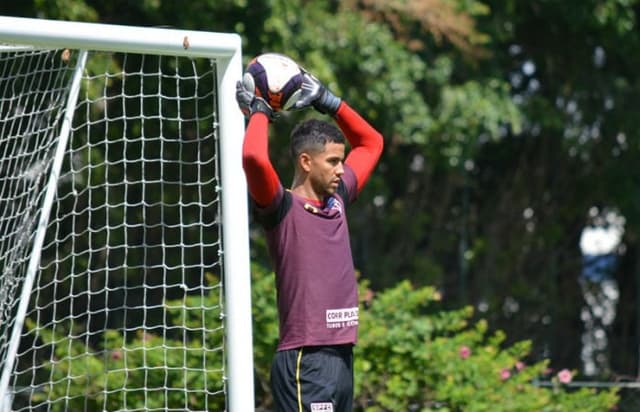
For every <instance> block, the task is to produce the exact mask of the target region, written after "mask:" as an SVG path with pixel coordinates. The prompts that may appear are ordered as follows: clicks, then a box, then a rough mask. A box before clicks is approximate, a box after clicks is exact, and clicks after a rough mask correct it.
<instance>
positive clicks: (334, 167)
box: [308, 142, 345, 196]
mask: <svg viewBox="0 0 640 412" xmlns="http://www.w3.org/2000/svg"><path fill="white" fill-rule="evenodd" d="M344 150H345V148H344V144H342V143H333V142H329V143H327V144H326V145H325V146H324V151H323V152H319V153H314V154H311V155H309V163H308V165H309V170H308V172H309V179H310V182H311V185H312V187H313V190H314V191H315V192H316V193H317V194H318V195H320V196H326V195H332V194H334V193H335V192H336V190H337V189H338V183H340V178H341V177H342V175H343V174H344V164H343V163H342V162H343V161H344Z"/></svg>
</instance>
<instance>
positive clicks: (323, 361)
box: [271, 345, 353, 412]
mask: <svg viewBox="0 0 640 412" xmlns="http://www.w3.org/2000/svg"><path fill="white" fill-rule="evenodd" d="M271 392H272V394H273V400H274V404H275V411H276V412H350V411H351V410H352V409H353V346H352V345H339V346H310V347H304V348H298V349H291V350H285V351H279V352H277V353H276V355H275V357H274V358H273V363H272V365H271Z"/></svg>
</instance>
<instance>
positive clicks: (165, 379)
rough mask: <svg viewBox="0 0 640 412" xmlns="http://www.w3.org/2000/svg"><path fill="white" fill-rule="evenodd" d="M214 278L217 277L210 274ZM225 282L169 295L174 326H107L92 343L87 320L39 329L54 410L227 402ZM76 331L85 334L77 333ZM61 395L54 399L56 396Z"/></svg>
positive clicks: (210, 406)
mask: <svg viewBox="0 0 640 412" xmlns="http://www.w3.org/2000/svg"><path fill="white" fill-rule="evenodd" d="M209 280H210V282H213V283H217V280H216V279H215V278H214V277H213V276H212V275H209ZM220 293H221V291H220V289H219V288H211V289H209V292H208V294H206V295H203V296H199V295H193V296H185V297H184V298H183V299H177V300H168V301H166V302H165V311H166V317H167V319H168V321H169V326H168V327H167V328H166V329H164V330H160V331H158V332H156V331H155V330H154V329H153V328H151V329H148V330H144V329H140V330H137V331H136V332H135V333H134V334H133V336H130V335H132V334H131V332H127V334H125V335H123V333H122V331H115V330H107V331H105V332H104V333H103V334H101V336H100V337H101V341H100V342H99V343H96V344H92V345H90V347H91V346H93V347H94V349H93V350H87V347H86V346H85V344H86V342H85V339H88V338H85V336H86V335H85V334H86V331H84V330H83V325H77V324H76V325H72V324H69V325H67V326H66V328H62V327H58V328H57V329H55V330H49V329H42V328H37V329H38V333H39V336H40V337H41V339H42V341H43V342H42V343H43V344H44V347H45V348H50V349H51V350H52V351H53V356H52V357H51V359H50V360H47V361H45V362H43V365H42V368H43V370H44V372H43V373H42V377H43V379H45V380H46V381H47V383H46V384H45V385H43V391H42V392H39V393H36V394H35V395H34V399H33V401H34V402H36V403H37V402H43V401H50V408H51V409H49V410H52V411H70V410H71V411H75V410H90V411H99V410H108V411H116V410H122V409H127V410H141V409H154V410H162V409H173V410H180V409H185V410H187V409H188V410H211V411H219V410H223V409H224V404H225V400H224V396H221V393H222V392H223V390H224V381H223V368H222V365H223V330H222V327H221V322H220V312H221V307H220V302H221V300H220ZM27 326H28V327H29V329H31V330H34V329H36V325H35V324H34V323H33V322H32V321H28V324H27ZM79 337H82V339H80V338H79ZM52 401H57V402H52Z"/></svg>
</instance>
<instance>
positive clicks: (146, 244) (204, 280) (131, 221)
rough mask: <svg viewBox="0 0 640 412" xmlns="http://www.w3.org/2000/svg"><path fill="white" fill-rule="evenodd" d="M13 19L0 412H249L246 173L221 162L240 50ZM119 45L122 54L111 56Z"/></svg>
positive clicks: (237, 126)
mask: <svg viewBox="0 0 640 412" xmlns="http://www.w3.org/2000/svg"><path fill="white" fill-rule="evenodd" d="M11 20H14V21H12V23H20V24H19V26H18V27H21V28H22V29H20V30H22V32H21V33H14V32H11V33H9V34H7V33H0V42H3V43H13V44H16V43H20V44H21V46H20V47H15V46H9V45H6V46H2V47H1V48H0V233H1V234H2V237H1V238H0V412H4V411H10V410H11V411H27V410H29V411H32V410H33V411H41V410H42V411H45V410H46V411H99V410H102V411H116V410H118V411H204V410H210V411H221V410H226V409H231V410H237V411H240V410H250V409H251V408H252V407H253V405H252V400H253V387H252V375H251V372H252V370H251V367H250V365H251V348H250V340H251V339H250V337H251V335H250V331H251V326H250V304H247V302H248V300H247V299H248V298H247V297H246V294H247V293H248V290H247V289H248V288H247V284H246V282H248V280H247V278H248V269H247V266H248V263H247V260H248V253H247V251H246V247H247V246H246V245H247V244H248V240H247V238H246V226H247V224H246V204H245V202H246V196H245V194H244V193H245V192H244V188H243V186H242V183H241V182H242V180H237V178H238V177H240V178H242V174H241V169H240V170H238V169H239V166H237V162H238V161H239V158H240V157H239V156H236V159H237V160H236V159H228V158H225V156H231V155H233V153H237V147H238V143H237V142H238V141H241V139H240V138H239V137H238V135H240V136H241V133H242V127H243V121H242V116H241V115H240V116H238V114H237V113H236V112H238V110H237V108H236V107H233V109H234V110H233V111H232V110H230V107H231V105H232V103H233V104H235V102H233V99H232V98H229V94H230V93H229V91H230V90H231V88H230V87H229V84H230V83H231V80H230V79H231V78H234V77H239V76H240V73H239V71H240V70H239V67H240V66H239V64H238V61H237V60H238V59H239V57H238V56H239V50H236V51H234V52H233V54H231V55H229V53H228V52H227V51H224V50H223V51H220V50H217V49H216V44H215V42H221V41H225V42H226V41H227V40H229V39H228V38H225V37H222V38H221V37H219V36H218V37H214V38H213V39H211V38H208V37H207V36H206V33H197V32H185V33H183V32H179V31H177V30H164V29H141V28H128V27H123V26H118V27H119V29H118V30H114V27H115V26H106V25H95V24H94V25H90V24H79V23H62V22H52V21H49V22H47V21H43V20H30V19H11ZM47 25H48V26H47ZM0 26H2V27H16V26H15V25H14V24H9V22H2V21H0ZM30 26H33V28H32V29H27V28H25V27H30ZM43 26H44V27H46V28H47V30H48V31H47V32H45V33H42V32H39V33H38V32H37V31H38V30H40V31H42V30H43V29H42V27H43ZM128 30H129V31H130V32H127V31H128ZM131 30H134V31H131ZM34 31H35V32H36V33H34ZM114 32H118V33H119V35H120V36H127V35H128V37H129V44H130V49H131V50H127V49H126V48H123V49H122V50H119V48H120V47H121V45H122V43H121V42H119V40H118V38H114V39H108V38H107V39H106V40H104V39H103V37H104V36H105V33H114ZM25 33H26V34H25ZM25 36H26V37H25ZM29 36H32V37H33V38H34V39H35V40H34V41H33V43H34V44H33V45H31V44H29V42H27V41H26V40H25V39H31V37H29ZM96 36H102V37H100V38H99V41H98V40H95V39H94V40H93V42H92V38H94V37H95V38H97V37H96ZM107 37H108V35H107ZM163 38H167V39H168V40H167V42H166V43H167V44H161V43H162V41H163ZM70 39H71V40H70ZM132 39H133V41H131V40H132ZM145 39H146V40H145ZM231 40H236V39H235V38H234V37H232V38H231ZM136 41H137V42H139V43H140V44H135V43H136ZM145 41H152V42H154V43H153V44H146V43H144V42H145ZM209 41H214V44H213V46H206V44H205V43H208V42H209ZM47 42H51V47H44V46H46V43H47ZM69 43H71V46H70V47H61V46H60V45H61V44H69ZM85 43H86V46H85ZM98 43H99V44H98ZM131 43H134V44H135V45H131ZM236 43H237V42H236ZM96 44H98V47H96ZM201 45H202V47H200V46H201ZM25 46H27V47H25ZM207 47H209V48H210V49H212V50H207ZM147 49H148V51H147ZM190 49H192V50H193V49H195V50H194V52H193V55H190V53H189V51H190ZM221 49H222V48H221ZM230 62H231V63H230ZM225 99H226V100H225ZM225 139H226V140H227V141H228V140H231V139H235V140H236V142H231V143H227V146H226V147H225ZM225 151H227V153H225ZM225 196H228V197H234V196H235V198H230V199H229V198H225ZM231 207H232V208H231ZM234 237H235V239H234ZM233 242H235V243H233ZM223 246H224V247H223ZM223 252H224V253H223ZM225 278H226V279H229V281H228V282H236V284H235V285H234V284H229V283H227V282H226V281H225ZM243 282H244V283H243ZM223 286H224V287H223ZM238 291H239V292H238ZM232 294H234V295H232ZM234 296H235V297H234ZM234 317H235V322H238V324H233V325H231V324H230V322H231V321H232V319H233V318H234ZM247 319H249V321H248V322H247ZM234 331H235V332H234ZM237 331H242V332H241V333H242V335H238V332H237ZM232 332H234V333H236V335H230V333H232ZM247 340H248V345H247ZM233 342H241V343H240V344H232V343H233ZM234 351H236V353H233V352H234ZM235 359H241V361H237V360H235ZM243 374H244V375H243ZM240 387H241V389H240ZM236 392H237V393H241V394H242V396H236V399H235V400H233V399H231V398H230V396H233V394H234V393H236Z"/></svg>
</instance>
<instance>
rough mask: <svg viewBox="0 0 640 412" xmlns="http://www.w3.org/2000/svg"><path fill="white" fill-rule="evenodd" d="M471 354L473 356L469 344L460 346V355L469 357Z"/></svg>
mask: <svg viewBox="0 0 640 412" xmlns="http://www.w3.org/2000/svg"><path fill="white" fill-rule="evenodd" d="M469 356H471V348H469V347H468V346H462V347H461V348H460V357H461V358H462V359H467V358H468V357H469Z"/></svg>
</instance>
